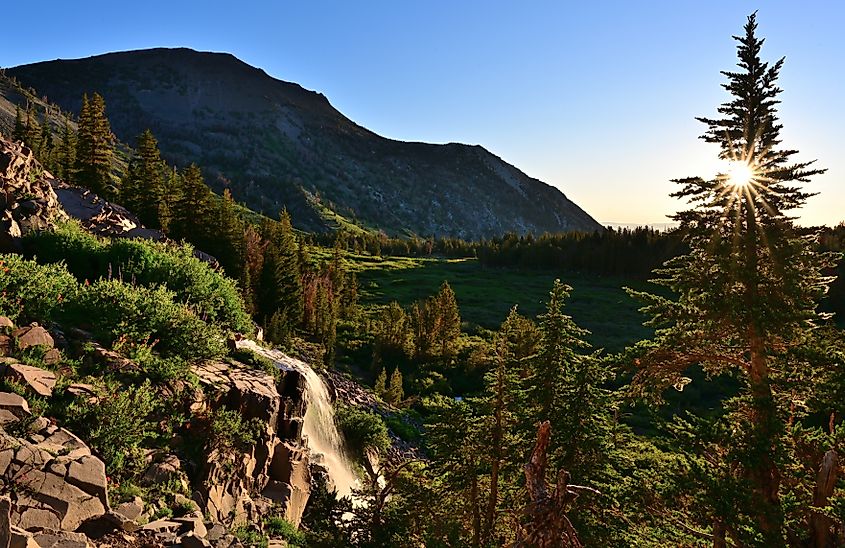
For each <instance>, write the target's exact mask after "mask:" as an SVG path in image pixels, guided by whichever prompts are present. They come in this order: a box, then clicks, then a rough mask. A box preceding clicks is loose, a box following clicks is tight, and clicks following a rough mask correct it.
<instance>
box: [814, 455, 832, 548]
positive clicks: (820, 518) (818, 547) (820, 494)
mask: <svg viewBox="0 0 845 548" xmlns="http://www.w3.org/2000/svg"><path fill="white" fill-rule="evenodd" d="M838 473H839V455H837V453H836V451H834V450H833V449H831V450H829V451H828V452H827V453H825V454H824V458H823V459H822V464H821V466H820V467H819V473H818V475H817V476H816V490H815V492H814V493H813V506H814V507H816V508H821V507H824V506H827V503H828V500H829V499H830V496H831V495H832V494H833V488H834V487H835V486H836V479H837V476H838ZM831 525H832V520H831V519H830V518H829V517H827V516H825V515H823V514H821V513H820V512H817V511H815V510H813V511H812V512H811V514H810V535H811V537H812V539H813V546H815V548H827V547H828V546H833V539H832V538H831V531H830V526H831Z"/></svg>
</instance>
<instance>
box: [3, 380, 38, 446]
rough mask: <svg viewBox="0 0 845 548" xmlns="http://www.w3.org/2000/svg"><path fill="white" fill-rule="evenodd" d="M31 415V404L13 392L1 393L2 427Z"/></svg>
mask: <svg viewBox="0 0 845 548" xmlns="http://www.w3.org/2000/svg"><path fill="white" fill-rule="evenodd" d="M30 415H31V413H30V412H29V403H27V401H26V400H25V399H23V398H22V397H20V396H18V395H17V394H12V393H11V392H0V426H3V425H4V424H9V423H12V422H17V421H19V420H21V419H23V418H25V417H28V416H30ZM0 462H2V458H0Z"/></svg>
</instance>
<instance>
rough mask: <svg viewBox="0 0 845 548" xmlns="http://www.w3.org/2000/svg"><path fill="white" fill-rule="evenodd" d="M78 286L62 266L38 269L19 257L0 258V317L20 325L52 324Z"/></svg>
mask: <svg viewBox="0 0 845 548" xmlns="http://www.w3.org/2000/svg"><path fill="white" fill-rule="evenodd" d="M78 286H79V284H77V282H76V280H75V279H74V277H73V276H72V275H71V274H70V273H68V271H67V269H66V268H65V267H64V265H62V264H50V265H39V264H38V263H36V262H34V261H28V260H26V259H24V258H22V257H21V256H20V255H0V314H3V315H4V316H8V317H9V318H10V319H11V320H12V321H16V322H17V323H18V324H22V323H25V322H29V321H32V320H39V321H42V322H44V321H49V320H52V319H53V317H54V316H55V315H56V314H58V313H59V312H60V311H61V310H62V308H63V306H64V305H65V303H67V302H68V301H69V300H72V299H73V298H74V296H75V294H76V292H77V289H78Z"/></svg>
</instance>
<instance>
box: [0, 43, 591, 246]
mask: <svg viewBox="0 0 845 548" xmlns="http://www.w3.org/2000/svg"><path fill="white" fill-rule="evenodd" d="M7 73H8V74H9V75H11V76H14V77H16V78H18V80H20V81H21V82H22V83H24V84H25V85H28V86H32V87H34V88H36V89H37V90H38V91H39V93H41V94H46V95H47V96H48V97H49V98H50V100H52V101H54V102H56V103H58V104H59V105H60V106H62V107H63V108H65V109H68V110H71V111H75V112H78V110H79V108H80V101H81V96H82V94H83V93H84V92H94V91H97V92H99V93H101V94H102V95H103V96H104V97H105V99H106V104H107V110H108V115H109V117H110V119H111V122H112V128H113V130H114V131H115V133H116V134H117V136H118V137H119V138H121V139H122V140H124V141H127V142H130V143H133V142H134V140H135V137H136V136H137V135H138V134H139V133H140V132H141V131H142V130H144V129H146V128H150V129H152V131H153V132H154V133H155V134H156V136H157V137H158V139H159V142H160V145H161V149H162V153H163V155H164V156H165V157H166V158H167V159H168V160H170V161H171V162H174V163H176V164H180V165H182V164H187V163H189V162H196V163H197V164H198V165H201V166H203V167H204V169H205V170H206V175H207V176H208V177H209V179H210V182H211V184H212V185H213V186H217V187H218V188H220V187H223V186H227V187H229V188H231V190H232V192H233V194H234V195H235V197H236V198H237V199H238V200H241V201H245V202H246V203H247V204H248V205H249V206H251V207H253V208H255V209H258V210H260V211H264V212H266V213H268V214H271V215H275V214H276V213H277V212H278V210H279V209H281V208H282V207H287V208H288V210H289V211H291V213H292V215H293V217H294V220H295V221H296V222H297V224H298V225H299V226H300V227H301V228H305V229H321V228H325V227H327V226H331V225H332V223H333V222H335V220H336V218H337V216H338V215H339V216H340V217H342V218H346V219H349V220H354V221H355V222H357V223H359V224H361V225H363V226H365V227H370V228H378V229H382V230H385V231H387V232H388V233H392V234H409V233H413V234H418V235H426V236H427V235H437V236H457V237H462V238H473V239H475V238H481V237H490V236H496V235H500V234H503V233H505V232H518V233H526V232H535V233H542V232H560V231H568V230H586V231H592V230H602V227H601V225H599V224H598V223H597V222H596V221H595V220H593V219H592V218H591V217H590V216H589V215H588V214H587V213H585V212H584V211H583V210H581V209H580V208H579V207H578V206H577V205H575V204H574V203H572V202H571V201H570V200H568V199H567V198H566V197H565V196H564V195H563V194H562V193H561V192H560V191H559V190H557V189H556V188H554V187H551V186H549V185H547V184H545V183H542V182H541V181H538V180H536V179H533V178H531V177H528V176H527V175H525V174H524V173H523V172H521V171H520V170H519V169H517V168H516V167H514V166H512V165H510V164H507V163H506V162H504V161H503V160H501V158H499V157H498V156H496V155H494V154H492V153H490V152H489V151H487V150H486V149H484V148H483V147H481V146H479V145H472V146H470V145H463V144H458V143H450V144H448V145H434V144H428V143H412V142H401V141H395V140H391V139H387V138H384V137H381V136H379V135H377V134H375V133H373V132H371V131H369V130H367V129H365V128H363V127H361V126H359V125H358V124H356V123H354V122H352V121H351V120H349V119H348V118H346V117H345V116H344V115H343V114H341V113H340V112H338V111H337V110H336V109H335V108H334V107H332V106H331V104H330V103H329V101H328V99H327V98H326V97H325V96H324V95H322V94H319V93H316V92H313V91H309V90H306V89H304V88H303V87H302V86H300V85H299V84H296V83H291V82H285V81H282V80H278V79H276V78H273V77H271V76H269V75H268V74H267V73H266V72H265V71H264V70H262V69H260V68H256V67H253V66H250V65H249V64H247V63H244V62H243V61H241V60H240V59H238V58H237V57H235V56H234V55H232V54H230V53H215V52H198V51H195V50H192V49H189V48H153V49H145V50H136V51H124V52H115V53H108V54H104V55H97V56H94V57H88V58H85V59H77V60H56V61H47V62H41V63H35V64H31V65H23V66H19V67H15V68H12V69H7Z"/></svg>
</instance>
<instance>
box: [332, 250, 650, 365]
mask: <svg viewBox="0 0 845 548" xmlns="http://www.w3.org/2000/svg"><path fill="white" fill-rule="evenodd" d="M345 258H346V262H347V266H348V267H349V268H350V269H351V270H352V271H354V272H356V273H357V275H358V280H359V283H360V288H361V300H362V303H363V304H364V305H365V306H366V305H381V304H387V303H389V302H390V301H393V300H396V301H398V302H399V303H401V304H403V305H409V304H411V303H412V302H414V301H415V300H418V299H422V298H425V297H427V296H429V295H432V294H434V293H435V292H436V291H437V289H438V288H439V287H440V284H441V283H442V282H443V281H444V280H445V281H448V282H449V284H450V285H451V286H452V289H454V291H455V294H456V295H457V298H458V306H459V307H460V310H461V317H462V320H463V322H464V329H465V330H468V331H472V330H474V329H477V328H479V327H480V328H485V329H496V328H497V327H498V326H499V325H500V324H501V322H502V321H504V319H505V317H506V316H507V314H508V311H509V310H510V308H511V307H512V306H513V305H518V306H519V311H520V312H521V313H522V314H523V315H526V316H529V317H535V316H536V315H537V314H540V313H542V312H543V310H544V308H545V304H544V303H545V301H546V299H547V298H548V294H549V290H550V289H551V287H552V282H553V281H554V279H555V278H560V279H561V280H562V281H563V282H565V283H567V284H569V285H571V286H572V287H573V291H572V296H571V298H570V300H569V302H568V303H567V309H568V312H569V314H570V315H572V317H573V318H574V319H575V321H576V322H577V323H578V324H579V325H581V326H582V327H584V328H586V329H589V330H590V331H591V332H592V335H591V336H590V337H589V339H590V342H591V343H592V344H593V345H594V346H596V347H599V348H605V349H607V350H608V351H619V350H621V349H622V348H624V346H625V345H627V344H630V343H632V342H635V341H637V340H640V339H643V338H645V337H648V336H650V335H651V330H650V329H649V328H646V327H644V326H643V325H642V322H643V321H644V319H645V317H644V316H642V315H641V314H640V313H639V312H638V308H639V307H640V304H639V303H638V302H637V301H635V300H633V299H631V298H630V297H629V296H628V294H627V293H626V292H625V291H624V289H623V287H624V286H632V287H635V288H636V289H646V288H649V287H650V288H651V289H654V290H656V289H657V288H656V287H654V286H651V285H650V284H648V283H645V282H635V281H630V280H623V279H619V278H605V277H599V276H594V275H586V274H574V273H567V272H551V271H534V270H526V271H522V270H515V269H503V268H485V267H482V266H481V265H480V264H479V263H478V261H477V260H475V259H432V258H411V257H389V258H380V257H373V256H370V255H361V254H347V255H346V257H345Z"/></svg>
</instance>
